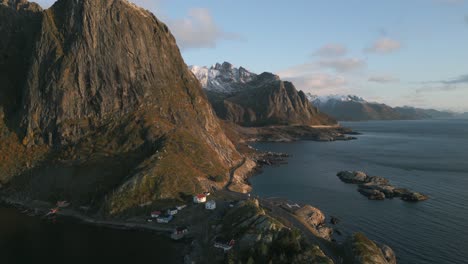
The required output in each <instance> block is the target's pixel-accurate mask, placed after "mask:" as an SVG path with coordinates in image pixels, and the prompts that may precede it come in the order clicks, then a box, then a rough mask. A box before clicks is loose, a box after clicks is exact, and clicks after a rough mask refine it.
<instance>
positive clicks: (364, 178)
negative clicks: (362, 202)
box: [337, 171, 429, 202]
mask: <svg viewBox="0 0 468 264" xmlns="http://www.w3.org/2000/svg"><path fill="white" fill-rule="evenodd" d="M337 176H338V177H339V178H340V180H341V181H343V182H345V183H351V184H359V187H358V191H359V192H360V193H361V194H362V195H364V196H366V197H367V198H369V199H370V200H385V198H393V197H400V198H401V199H402V200H403V201H408V202H418V201H425V200H427V199H429V197H427V196H426V195H424V194H421V193H418V192H414V191H411V190H408V189H403V188H396V187H395V186H393V185H391V184H390V181H389V180H388V179H386V178H383V177H379V176H368V175H367V174H366V173H364V172H362V171H341V172H339V173H338V174H337Z"/></svg>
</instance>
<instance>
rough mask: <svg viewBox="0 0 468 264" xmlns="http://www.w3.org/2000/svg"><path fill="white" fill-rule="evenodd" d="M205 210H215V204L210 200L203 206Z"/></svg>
mask: <svg viewBox="0 0 468 264" xmlns="http://www.w3.org/2000/svg"><path fill="white" fill-rule="evenodd" d="M205 208H206V209H207V210H214V209H216V202H215V201H214V200H211V201H208V202H207V203H206V204H205Z"/></svg>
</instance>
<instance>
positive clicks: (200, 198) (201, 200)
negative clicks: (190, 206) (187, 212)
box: [193, 194, 206, 204]
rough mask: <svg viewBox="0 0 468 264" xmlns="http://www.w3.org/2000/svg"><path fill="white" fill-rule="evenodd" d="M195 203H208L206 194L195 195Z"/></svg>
mask: <svg viewBox="0 0 468 264" xmlns="http://www.w3.org/2000/svg"><path fill="white" fill-rule="evenodd" d="M193 202H194V203H197V204H198V203H206V195H205V194H198V195H195V196H193Z"/></svg>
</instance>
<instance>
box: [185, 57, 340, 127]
mask: <svg viewBox="0 0 468 264" xmlns="http://www.w3.org/2000/svg"><path fill="white" fill-rule="evenodd" d="M190 69H191V70H192V72H193V73H194V75H195V76H196V77H197V78H198V79H199V80H200V82H201V83H202V85H203V88H204V90H205V92H206V94H207V96H208V99H209V101H210V102H211V104H212V105H213V108H214V109H215V111H216V113H217V114H218V116H219V117H220V118H222V119H224V120H228V121H231V122H234V123H236V124H239V125H242V126H268V125H329V124H335V123H336V122H335V120H333V119H332V118H330V117H329V116H327V115H325V114H322V113H319V112H318V111H317V109H316V108H315V107H314V106H312V105H311V104H310V102H309V101H308V100H307V97H306V95H305V94H304V93H303V92H302V91H298V90H297V89H296V88H295V87H294V85H293V84H292V83H291V82H287V81H282V80H281V79H280V78H279V77H278V76H276V75H274V74H271V73H267V72H265V73H262V74H255V73H252V72H249V71H248V70H246V69H245V68H242V67H240V68H235V67H234V66H233V65H232V64H230V63H228V62H224V63H223V64H219V63H218V64H216V65H214V66H212V67H211V68H207V67H199V66H191V67H190Z"/></svg>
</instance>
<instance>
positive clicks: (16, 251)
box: [0, 205, 183, 264]
mask: <svg viewBox="0 0 468 264" xmlns="http://www.w3.org/2000/svg"><path fill="white" fill-rule="evenodd" d="M0 263H1V264H23V263H24V264H34V263H41V264H42V263H53V264H55V263H79V264H88V263H90V264H91V263H92V264H102V263H127V264H128V263H183V254H181V253H180V252H178V250H177V248H176V247H175V246H174V242H172V241H170V239H169V238H167V239H166V238H164V237H161V235H156V234H152V233H145V232H136V231H123V230H114V229H108V228H102V227H95V226H88V225H83V224H78V223H74V222H73V221H71V220H70V221H62V222H58V223H55V224H52V223H51V222H46V221H43V220H41V219H39V218H37V217H28V216H26V215H23V214H20V213H19V212H18V211H17V210H15V209H10V208H6V207H2V206H1V205H0Z"/></svg>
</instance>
